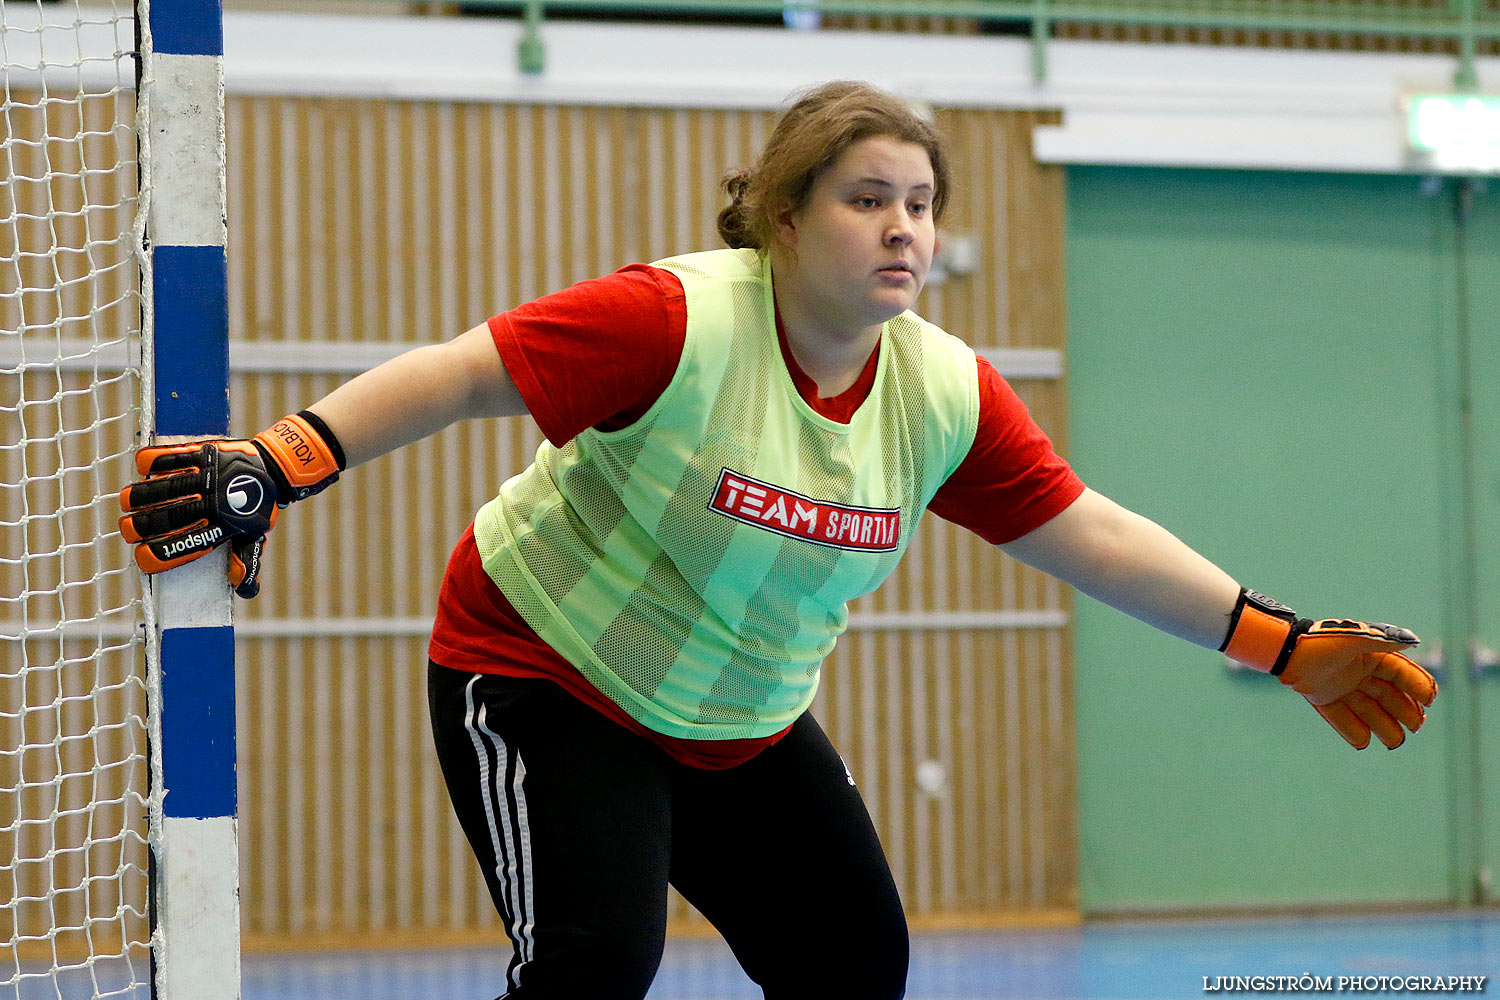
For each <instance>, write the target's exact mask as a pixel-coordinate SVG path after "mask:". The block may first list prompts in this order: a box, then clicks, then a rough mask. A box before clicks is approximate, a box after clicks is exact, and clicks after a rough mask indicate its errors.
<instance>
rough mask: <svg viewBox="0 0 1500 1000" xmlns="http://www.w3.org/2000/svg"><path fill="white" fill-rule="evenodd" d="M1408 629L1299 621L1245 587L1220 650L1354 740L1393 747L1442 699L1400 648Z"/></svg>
mask: <svg viewBox="0 0 1500 1000" xmlns="http://www.w3.org/2000/svg"><path fill="white" fill-rule="evenodd" d="M1418 641H1419V640H1418V639H1417V636H1416V634H1415V633H1413V632H1412V631H1410V630H1409V629H1404V628H1399V627H1397V626H1395V625H1385V624H1381V623H1379V622H1361V621H1351V620H1349V619H1345V618H1324V619H1321V620H1317V621H1314V620H1312V619H1308V618H1299V617H1297V614H1296V613H1295V612H1294V611H1292V610H1291V609H1290V608H1288V607H1286V606H1285V605H1282V604H1278V603H1276V602H1275V601H1273V600H1271V599H1269V598H1267V597H1263V596H1262V595H1260V594H1257V593H1255V592H1254V591H1251V590H1244V589H1241V591H1240V597H1239V601H1238V602H1237V603H1236V604H1235V608H1234V613H1233V615H1232V616H1231V618H1230V626H1229V634H1228V636H1227V637H1226V638H1225V640H1224V644H1223V645H1222V646H1220V647H1219V649H1220V651H1221V652H1223V653H1224V654H1225V655H1227V656H1228V657H1229V658H1230V659H1232V660H1235V661H1237V662H1239V663H1243V664H1244V665H1246V666H1248V667H1251V668H1253V669H1255V670H1260V671H1263V672H1265V673H1269V674H1271V675H1273V676H1275V677H1276V678H1278V679H1279V680H1280V681H1281V683H1283V684H1285V685H1287V686H1288V687H1290V688H1292V689H1294V690H1295V691H1296V692H1297V693H1298V694H1300V695H1302V697H1304V698H1306V699H1307V701H1308V703H1309V704H1310V705H1312V707H1313V708H1314V709H1316V710H1317V712H1318V714H1319V715H1321V716H1322V717H1323V718H1324V719H1325V720H1326V721H1327V722H1328V724H1329V725H1330V726H1332V727H1333V728H1334V729H1335V730H1336V731H1337V732H1338V734H1339V735H1340V736H1342V737H1343V738H1344V739H1345V740H1346V741H1348V743H1349V745H1350V746H1352V747H1354V748H1355V749H1356V750H1363V749H1364V748H1365V747H1367V746H1369V745H1370V735H1371V734H1372V733H1373V734H1374V735H1375V736H1377V737H1379V739H1380V742H1382V743H1384V744H1385V745H1386V746H1387V747H1389V748H1390V749H1392V750H1394V749H1396V747H1399V746H1400V745H1401V744H1402V743H1403V742H1405V740H1406V730H1410V731H1411V732H1416V731H1417V730H1418V729H1420V728H1421V727H1422V723H1423V722H1425V721H1426V719H1427V713H1426V712H1425V711H1424V709H1425V708H1426V706H1428V705H1431V704H1432V700H1433V699H1434V698H1435V697H1437V682H1436V681H1434V680H1433V679H1432V675H1431V674H1430V673H1428V672H1427V671H1426V670H1424V669H1423V668H1422V667H1421V666H1420V665H1418V664H1417V663H1416V662H1414V661H1413V660H1412V659H1411V658H1409V657H1408V656H1406V655H1405V654H1404V653H1403V652H1402V650H1406V649H1410V648H1411V647H1413V646H1415V645H1416V644H1417V643H1418Z"/></svg>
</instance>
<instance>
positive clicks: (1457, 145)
mask: <svg viewBox="0 0 1500 1000" xmlns="http://www.w3.org/2000/svg"><path fill="white" fill-rule="evenodd" d="M1406 142H1407V148H1408V149H1409V150H1410V152H1411V155H1412V159H1413V161H1414V162H1415V163H1416V165H1418V166H1422V167H1428V168H1433V169H1437V170H1444V171H1453V172H1469V173H1500V95H1480V94H1413V95H1412V96H1410V97H1408V98H1407V100H1406Z"/></svg>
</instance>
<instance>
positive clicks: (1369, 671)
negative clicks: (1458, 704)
mask: <svg viewBox="0 0 1500 1000" xmlns="http://www.w3.org/2000/svg"><path fill="white" fill-rule="evenodd" d="M1003 548H1004V549H1005V551H1006V552H1007V553H1009V554H1010V555H1012V556H1015V557H1016V558H1017V559H1020V560H1021V561H1022V562H1025V563H1027V564H1029V565H1031V566H1035V567H1037V568H1038V569H1041V570H1043V571H1045V572H1047V573H1050V574H1052V575H1053V576H1056V577H1057V578H1058V579H1060V580H1063V581H1065V582H1067V583H1070V584H1072V585H1073V586H1075V587H1077V588H1078V589H1079V590H1081V591H1083V592H1084V593H1085V594H1088V595H1089V596H1090V597H1093V598H1096V599H1098V600H1100V601H1102V602H1104V603H1105V604H1108V605H1110V606H1111V607H1114V608H1117V609H1119V610H1121V611H1123V612H1125V613H1126V614H1129V615H1132V616H1133V617H1136V618H1139V619H1141V620H1142V621H1144V622H1146V623H1147V624H1150V625H1154V626H1156V627H1157V628H1159V629H1161V630H1162V631H1164V632H1168V633H1170V634H1172V635H1175V636H1178V637H1180V638H1183V639H1187V640H1188V641H1190V642H1195V643H1197V644H1198V645H1200V646H1207V647H1209V648H1211V649H1218V650H1221V651H1223V652H1224V653H1225V654H1226V655H1227V656H1229V657H1230V658H1231V659H1234V660H1236V661H1238V662H1240V663H1243V664H1245V665H1246V666H1248V667H1252V668H1254V669H1256V670H1260V671H1263V672H1266V673H1270V674H1273V675H1275V676H1276V677H1278V678H1279V679H1280V680H1281V682H1282V683H1283V684H1285V685H1287V686H1288V687H1291V688H1294V689H1295V690H1296V691H1297V692H1298V693H1299V694H1301V695H1302V696H1303V697H1304V698H1306V699H1307V701H1308V702H1309V703H1310V704H1311V705H1312V706H1313V708H1315V709H1316V710H1317V711H1318V714H1319V715H1321V716H1323V718H1324V719H1325V720H1327V722H1328V724H1329V725H1331V726H1332V727H1333V728H1334V729H1335V730H1336V731H1337V732H1338V733H1339V735H1340V736H1342V737H1343V738H1344V739H1345V740H1346V741H1348V743H1349V744H1350V745H1351V746H1353V747H1355V748H1356V749H1359V750H1363V749H1364V748H1365V747H1366V746H1368V745H1369V743H1370V736H1371V734H1372V733H1373V734H1374V735H1375V736H1377V737H1379V738H1380V741H1381V742H1382V743H1384V744H1385V745H1386V746H1388V747H1390V748H1392V749H1394V748H1396V747H1398V746H1400V745H1401V743H1402V742H1403V741H1404V740H1405V738H1406V733H1405V731H1404V730H1410V731H1412V732H1416V731H1417V730H1418V729H1419V728H1421V725H1422V723H1423V721H1424V720H1425V719H1426V713H1425V712H1424V711H1423V708H1424V706H1427V705H1431V704H1432V700H1433V698H1434V697H1436V695H1437V684H1436V682H1434V681H1433V679H1432V675H1431V674H1429V673H1428V672H1427V671H1426V670H1424V669H1423V668H1422V667H1420V666H1419V665H1417V664H1416V663H1415V662H1413V661H1412V660H1411V659H1409V658H1408V657H1407V656H1405V655H1403V653H1402V652H1401V650H1403V649H1407V648H1409V647H1411V646H1414V645H1416V644H1417V637H1416V635H1415V634H1413V633H1412V632H1410V631H1409V630H1407V629H1404V628H1397V627H1396V626H1394V625H1384V624H1380V623H1372V622H1363V621H1354V620H1350V619H1343V618H1329V619H1321V620H1316V621H1315V620H1312V619H1308V618H1299V617H1298V616H1297V615H1296V613H1295V612H1293V611H1292V610H1291V609H1290V608H1287V607H1285V606H1284V605H1281V604H1278V603H1276V602H1275V601H1272V600H1270V599H1269V598H1266V597H1263V596H1261V595H1260V594H1257V593H1255V592H1254V591H1250V590H1246V589H1245V588H1243V587H1241V586H1240V585H1239V584H1238V583H1236V582H1235V581H1234V579H1233V578H1232V577H1230V576H1229V574H1227V573H1225V572H1224V571H1223V570H1221V569H1219V568H1218V567H1217V566H1215V565H1214V564H1213V563H1212V562H1210V561H1209V560H1208V559H1206V558H1204V557H1203V556H1202V555H1200V554H1198V553H1197V552H1195V551H1194V550H1193V549H1192V548H1190V547H1189V546H1188V545H1187V544H1185V543H1184V542H1182V541H1181V540H1180V539H1178V538H1177V537H1176V536H1174V535H1173V534H1171V533H1170V532H1169V531H1167V530H1166V529H1165V528H1162V527H1161V526H1160V525H1158V524H1156V523H1155V522H1153V521H1151V520H1149V519H1148V518H1145V517H1142V516H1141V515H1139V514H1136V513H1134V512H1132V511H1129V510H1126V509H1125V508H1124V507H1121V506H1120V505H1119V504H1117V503H1115V502H1113V501H1112V500H1110V499H1108V498H1107V497H1105V496H1102V495H1101V494H1099V493H1096V492H1094V491H1093V490H1085V491H1084V492H1083V495H1082V496H1080V497H1079V498H1078V499H1077V500H1076V501H1074V503H1073V504H1072V505H1071V506H1070V507H1068V508H1067V509H1066V510H1064V511H1063V512H1062V513H1060V514H1058V515H1057V516H1056V517H1054V518H1052V520H1050V521H1048V522H1047V523H1046V524H1043V525H1042V526H1041V527H1039V528H1037V529H1036V530H1034V531H1032V532H1031V533H1030V534H1027V535H1023V536H1022V537H1020V538H1018V539H1016V540H1015V541H1014V542H1009V543H1007V544H1006V545H1004V546H1003Z"/></svg>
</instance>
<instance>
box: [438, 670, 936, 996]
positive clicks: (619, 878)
mask: <svg viewBox="0 0 1500 1000" xmlns="http://www.w3.org/2000/svg"><path fill="white" fill-rule="evenodd" d="M428 696H429V701H430V706H431V710H432V728H433V735H434V738H435V740H436V743H437V753H438V760H439V761H440V763H441V765H442V769H443V776H444V778H445V779H446V781H447V783H448V791H449V794H450V795H451V796H452V799H453V808H454V810H455V812H456V813H457V815H458V819H459V822H460V823H461V824H462V825H463V828H464V832H465V833H466V834H467V835H468V838H469V843H470V844H471V845H473V848H474V853H475V855H476V856H477V857H478V859H479V866H480V868H481V870H482V871H483V872H484V878H485V881H486V883H488V885H489V890H490V896H491V897H492V898H493V899H494V901H495V906H496V908H497V909H498V910H499V912H500V914H501V916H502V917H503V918H504V921H505V930H506V933H508V934H509V935H510V938H511V941H512V942H513V943H514V945H515V957H514V959H513V960H512V961H511V965H510V970H509V974H508V981H507V983H506V992H505V993H504V994H503V997H504V998H513V1000H541V998H544V997H545V998H570V1000H639V998H641V997H644V996H645V994H646V991H647V989H648V988H649V987H650V985H651V980H652V978H653V977H654V976H655V974H656V969H657V966H658V964H659V963H660V961H661V955H662V945H663V937H664V934H665V930H666V909H667V884H668V883H669V882H670V883H671V884H672V885H673V886H675V887H676V888H677V890H678V891H679V892H680V893H682V895H683V896H684V897H686V898H687V899H688V901H689V902H691V903H692V904H693V905H694V906H696V907H697V908H698V910H699V911H700V912H702V913H703V915H704V916H706V917H707V918H708V919H709V920H711V921H712V922H713V924H714V926H715V927H716V928H718V930H719V932H720V933H721V934H723V936H724V939H725V940H726V941H727V942H728V943H729V946H730V948H731V949H733V951H734V954H735V957H736V958H738V959H739V961H740V964H741V965H742V966H743V967H744V969H745V971H746V972H747V973H748V974H749V976H750V978H751V979H753V980H754V981H755V982H757V983H759V984H760V985H761V987H762V988H763V989H764V991H765V996H766V997H767V1000H802V998H807V1000H814V998H816V1000H837V998H850V1000H854V998H858V1000H898V998H900V997H902V996H904V994H905V992H906V967H907V958H908V941H907V932H906V921H905V917H904V915H903V913H902V910H901V901H900V899H899V898H898V897H897V894H896V886H895V882H894V881H893V880H892V878H891V873H890V868H889V866H888V865H887V864H886V860H885V856H884V854H883V853H882V851H881V848H880V843H879V840H878V839H877V838H876V835H875V828H874V826H873V825H872V824H871V822H870V817H869V813H868V812H867V811H866V809H865V806H864V802H863V801H862V800H861V799H860V796H859V791H858V790H857V789H856V788H855V787H854V783H853V779H852V778H850V777H849V775H848V772H847V771H846V770H845V768H844V764H843V761H842V760H841V759H840V758H839V755H838V754H837V753H836V752H835V751H834V749H833V746H832V744H830V743H829V742H828V738H827V737H826V736H825V735H824V734H823V730H822V729H821V728H820V727H819V726H818V724H817V722H816V721H815V720H814V719H813V718H812V716H811V715H804V716H802V718H801V719H799V720H798V721H797V723H796V724H795V725H794V726H793V727H792V731H791V732H790V733H788V734H787V735H786V736H785V737H784V738H783V739H782V740H781V741H780V742H779V743H777V744H776V745H775V746H773V747H771V748H770V749H768V750H766V751H764V752H763V753H761V754H760V755H759V756H757V757H756V758H754V759H753V760H751V761H749V762H748V763H745V764H742V765H740V766H739V767H735V768H731V769H729V770H725V771H704V770H700V769H697V768H691V767H686V766H684V765H681V764H678V763H676V762H674V761H672V760H671V759H670V758H668V757H667V756H666V755H665V754H663V753H662V752H661V751H660V750H658V749H657V748H656V747H654V746H652V745H651V744H650V743H648V742H646V741H645V740H643V739H641V738H639V737H638V736H636V735H635V734H633V733H631V732H629V731H628V730H626V729H624V728H622V727H620V726H618V725H616V724H615V723H613V722H611V721H610V720H608V719H606V718H604V717H603V716H602V715H600V714H599V713H597V712H595V711H594V710H593V709H591V708H589V707H587V706H586V705H584V704H582V703H581V702H579V701H577V700H576V699H574V698H573V697H572V696H571V695H569V694H567V693H566V692H564V691H563V690H562V689H561V688H559V687H557V686H556V685H554V684H552V683H550V682H548V681H541V680H518V679H515V678H508V677H501V676H497V675H490V674H470V673H465V672H462V671H457V670H449V669H447V668H445V667H440V666H437V665H436V664H433V665H431V666H430V668H429V671H428Z"/></svg>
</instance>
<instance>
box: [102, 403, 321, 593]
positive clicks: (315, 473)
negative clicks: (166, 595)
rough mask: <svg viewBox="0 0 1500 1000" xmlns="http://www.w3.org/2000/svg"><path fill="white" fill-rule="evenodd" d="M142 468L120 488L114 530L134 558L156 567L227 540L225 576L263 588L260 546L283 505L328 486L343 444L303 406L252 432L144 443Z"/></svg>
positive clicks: (239, 589)
mask: <svg viewBox="0 0 1500 1000" xmlns="http://www.w3.org/2000/svg"><path fill="white" fill-rule="evenodd" d="M135 466H136V471H137V472H139V473H140V474H141V475H143V476H146V477H147V478H146V479H144V480H142V481H141V482H137V483H131V484H130V485H129V486H127V487H125V488H124V489H123V490H121V491H120V509H121V510H123V511H125V516H124V517H122V518H120V534H122V535H124V536H125V540H126V541H127V542H132V543H135V561H136V565H138V566H140V568H141V569H142V570H144V571H145V572H147V573H160V572H162V571H163V570H169V569H174V568H175V567H178V566H181V565H183V564H184V563H190V562H192V561H193V560H194V559H198V558H201V557H202V556H204V555H207V554H208V553H209V552H212V551H213V550H214V549H216V548H218V547H219V546H220V545H223V544H225V543H226V542H227V543H228V544H229V582H230V584H231V585H232V586H233V587H234V591H235V593H236V594H238V595H239V596H241V597H254V596H255V595H256V594H257V593H259V592H260V556H261V552H262V550H263V549H264V548H265V543H266V532H268V531H270V530H271V528H272V526H274V525H275V524H276V515H277V512H278V511H279V509H280V508H282V507H285V506H286V505H287V504H289V503H291V502H292V501H294V500H302V499H305V498H307V497H310V496H312V495H313V494H314V493H317V492H319V491H320V490H323V489H326V488H327V487H328V486H330V485H332V484H333V481H334V480H335V479H337V478H338V477H339V471H340V470H341V469H343V467H344V453H343V449H342V448H340V447H339V443H338V439H336V438H335V437H334V436H333V432H332V431H330V430H329V429H328V426H327V425H326V424H324V423H323V421H322V420H320V419H318V417H317V416H316V415H314V414H312V413H309V412H307V411H306V410H304V411H302V412H301V413H299V414H296V415H294V416H289V417H283V418H282V419H280V420H278V421H277V422H276V423H275V424H274V425H272V426H271V427H270V428H269V429H268V430H264V431H262V432H261V433H259V434H257V435H255V437H254V438H252V439H251V440H248V441H243V440H241V441H234V440H219V441H200V442H196V443H193V444H178V445H161V446H151V447H147V448H142V449H140V450H139V451H137V452H136V454H135Z"/></svg>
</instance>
